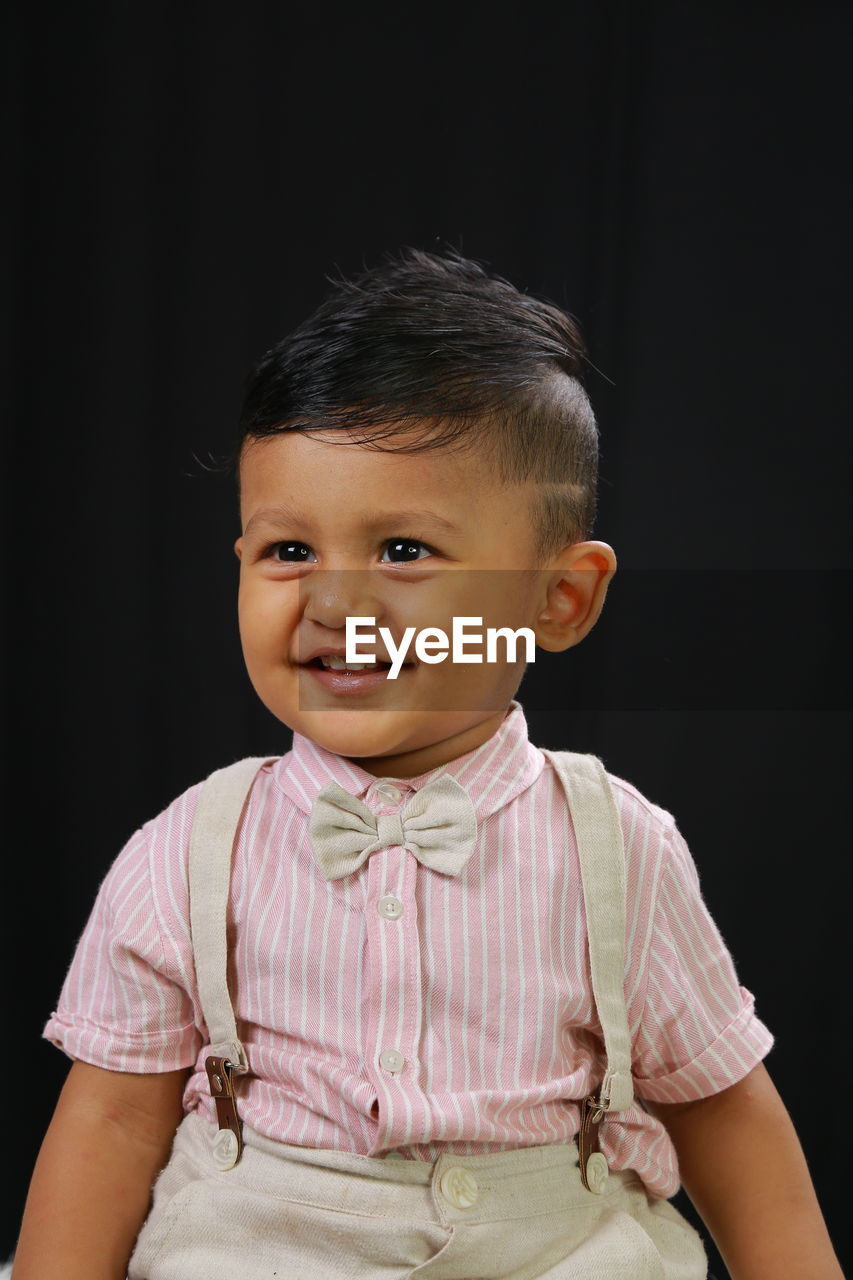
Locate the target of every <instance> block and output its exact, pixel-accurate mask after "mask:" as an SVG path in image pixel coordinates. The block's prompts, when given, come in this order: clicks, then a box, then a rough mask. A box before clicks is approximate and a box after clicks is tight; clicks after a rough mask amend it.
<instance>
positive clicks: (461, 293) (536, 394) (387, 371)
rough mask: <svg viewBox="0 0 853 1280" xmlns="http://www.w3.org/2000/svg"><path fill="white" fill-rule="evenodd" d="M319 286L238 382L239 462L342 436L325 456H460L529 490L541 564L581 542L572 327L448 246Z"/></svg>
mask: <svg viewBox="0 0 853 1280" xmlns="http://www.w3.org/2000/svg"><path fill="white" fill-rule="evenodd" d="M327 279H328V282H329V283H330V284H331V285H332V290H331V291H330V292H329V293H328V294H327V296H326V298H325V300H324V301H323V302H321V304H320V305H319V306H318V307H317V309H316V310H315V311H314V312H313V314H312V315H311V316H309V317H308V319H307V320H305V321H304V322H303V323H302V324H300V325H299V326H298V327H297V328H296V329H294V330H293V331H292V332H291V333H290V334H289V335H288V336H287V337H285V338H284V339H282V341H281V342H279V343H277V345H276V346H274V347H273V348H272V349H271V350H270V351H268V352H267V353H266V354H265V355H264V356H262V357H261V359H260V360H259V361H258V363H257V364H256V365H255V367H254V368H253V370H252V371H251V373H250V374H249V376H248V378H247V379H246V384H245V397H244V403H243V407H242V411H241V414H240V438H239V445H238V455H237V456H238V458H239V457H240V456H242V453H243V450H244V448H245V447H247V446H248V445H249V444H250V443H252V442H254V441H259V440H263V439H265V438H267V437H270V436H276V435H279V434H281V433H283V432H288V431H300V432H304V433H307V432H314V433H318V434H324V433H325V432H327V431H337V432H339V433H341V432H343V433H345V434H344V435H343V436H339V437H338V438H337V439H334V440H332V439H330V440H329V441H328V443H335V444H342V445H347V444H350V443H358V444H361V445H363V446H365V447H367V448H375V449H379V450H382V451H384V452H405V453H422V452H424V451H427V450H430V451H434V450H438V449H447V450H451V451H461V452H464V453H468V452H470V453H471V454H473V455H474V456H475V457H476V458H477V459H478V460H481V461H482V463H483V465H484V466H490V467H491V468H492V471H493V474H494V475H496V476H497V477H498V479H499V480H500V482H501V483H502V484H515V483H524V482H530V481H532V482H534V483H533V486H532V490H531V498H532V500H531V506H530V517H531V525H532V529H533V547H534V551H533V554H534V557H535V560H536V563H537V564H539V565H541V564H544V563H547V561H548V560H550V559H551V558H552V557H553V556H554V555H556V554H557V553H558V552H559V551H561V550H562V549H563V548H564V547H565V546H567V545H570V544H573V543H576V542H582V541H585V540H586V539H587V538H589V537H590V536H591V534H592V529H593V524H594V521H595V515H596V502H597V479H598V428H597V426H596V422H595V416H594V414H593V411H592V408H591V406H590V403H589V399H588V397H587V395H586V392H585V391H584V388H583V386H582V377H583V374H584V372H585V360H586V349H585V346H584V342H583V339H582V337H581V334H580V331H579V329H578V326H577V324H576V322H575V320H574V319H573V317H572V316H570V315H569V314H568V313H567V312H565V311H563V310H561V309H560V308H559V307H557V306H556V305H555V304H553V303H551V302H548V301H545V300H541V299H539V298H535V297H531V296H530V295H528V294H526V293H522V292H520V291H519V290H518V289H517V288H515V286H514V285H512V284H510V283H509V281H508V280H505V279H503V278H502V277H501V276H497V275H494V274H492V273H491V272H489V271H487V270H486V269H485V267H484V266H483V265H482V264H481V263H479V262H475V261H473V260H471V259H468V258H465V257H463V256H462V255H461V253H459V252H458V251H457V250H456V249H455V248H452V247H450V248H446V249H443V250H442V251H441V252H440V253H435V252H426V251H425V250H421V249H414V248H410V247H405V248H403V249H401V250H400V251H399V252H398V253H397V254H396V255H395V254H390V253H389V254H386V255H385V258H384V261H383V263H382V264H381V265H379V266H377V267H373V268H371V269H370V270H366V271H364V272H362V274H360V275H358V276H355V277H353V278H352V279H345V278H343V276H341V277H339V278H337V279H332V278H330V277H327ZM402 433H405V434H406V437H407V439H406V441H405V442H402V441H398V442H397V445H396V447H395V443H394V438H395V436H400V435H401V434H402ZM238 485H239V469H238Z"/></svg>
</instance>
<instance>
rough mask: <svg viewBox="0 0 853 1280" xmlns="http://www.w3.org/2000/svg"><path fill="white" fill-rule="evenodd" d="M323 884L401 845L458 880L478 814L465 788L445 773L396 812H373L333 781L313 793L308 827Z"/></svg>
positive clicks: (475, 829) (435, 868)
mask: <svg viewBox="0 0 853 1280" xmlns="http://www.w3.org/2000/svg"><path fill="white" fill-rule="evenodd" d="M308 830H309V832H310V835H311V843H312V845H313V848H314V857H315V858H316V860H317V864H318V866H319V867H320V870H321V871H322V872H323V875H324V876H325V877H326V879H327V880H337V879H338V877H339V876H348V875H351V874H352V872H353V871H357V870H358V868H359V867H360V866H361V864H362V863H363V862H364V861H365V859H367V858H369V857H370V855H371V853H374V852H375V850H377V849H383V848H385V847H387V846H388V845H393V844H401V845H405V846H406V848H407V849H411V851H412V853H413V854H414V855H415V857H416V858H417V859H418V861H419V862H422V863H423V864H424V866H427V867H431V868H432V870H433V871H441V872H443V873H444V874H445V875H448V876H458V875H459V873H460V871H461V870H462V868H463V867H464V866H465V863H466V862H467V861H468V859H469V858H470V856H471V854H472V853H473V851H474V843H475V841H476V838H477V815H476V813H475V812H474V805H473V804H472V802H471V797H470V796H469V795H468V792H467V791H466V790H465V788H464V787H462V786H460V784H459V783H458V782H457V781H456V779H455V778H451V777H450V776H449V775H447V774H445V775H443V776H442V777H440V778H436V779H435V780H434V781H433V782H428V783H427V785H426V786H425V787H421V789H420V791H416V792H415V793H414V794H413V795H412V796H411V798H410V799H409V801H408V803H407V804H406V805H405V806H404V807H403V809H402V810H401V811H400V812H398V813H391V814H380V815H379V816H378V817H377V816H376V815H375V814H373V813H371V812H370V810H369V809H368V807H367V805H366V804H363V803H362V801H361V800H359V799H357V798H356V797H355V796H351V795H350V794H349V792H348V791H344V789H343V787H340V786H338V784H337V782H328V783H327V784H326V785H325V786H324V787H322V788H321V790H320V791H319V792H318V793H317V799H316V800H315V801H314V807H313V809H312V811H311V819H310V822H309V824H308Z"/></svg>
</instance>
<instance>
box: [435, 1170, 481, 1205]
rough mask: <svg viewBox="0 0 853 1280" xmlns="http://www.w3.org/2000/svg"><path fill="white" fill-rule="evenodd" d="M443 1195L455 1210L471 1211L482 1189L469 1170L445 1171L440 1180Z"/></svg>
mask: <svg viewBox="0 0 853 1280" xmlns="http://www.w3.org/2000/svg"><path fill="white" fill-rule="evenodd" d="M438 1185H439V1187H440V1188H441V1194H442V1195H443V1196H444V1198H445V1200H448V1201H449V1202H450V1204H452V1205H453V1207H454V1208H455V1209H470V1208H471V1205H472V1204H474V1203H475V1202H476V1200H477V1197H478V1196H479V1194H480V1188H479V1187H478V1186H477V1179H476V1178H475V1177H474V1175H473V1173H469V1172H468V1170H467V1169H460V1168H458V1167H457V1168H455V1169H445V1171H444V1173H443V1174H442V1175H441V1179H440V1180H439V1184H438Z"/></svg>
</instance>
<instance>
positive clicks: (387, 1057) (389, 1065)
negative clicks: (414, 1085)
mask: <svg viewBox="0 0 853 1280" xmlns="http://www.w3.org/2000/svg"><path fill="white" fill-rule="evenodd" d="M405 1061H406V1059H405V1058H404V1057H403V1055H402V1053H400V1051H399V1049H383V1050H382V1052H381V1053H380V1055H379V1065H380V1067H384V1068H385V1070H386V1071H402V1069H403V1064H404V1062H405Z"/></svg>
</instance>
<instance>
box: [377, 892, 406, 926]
mask: <svg viewBox="0 0 853 1280" xmlns="http://www.w3.org/2000/svg"><path fill="white" fill-rule="evenodd" d="M376 906H377V910H378V911H379V914H380V915H381V916H385V919H386V920H398V919H399V918H400V916H401V915H402V914H403V904H402V902H401V901H400V899H399V898H395V897H394V895H393V893H386V895H385V897H384V898H380V899H379V901H378V903H377V904H376Z"/></svg>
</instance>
